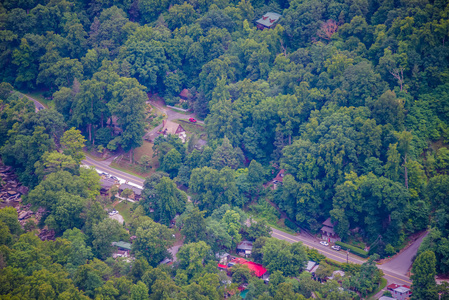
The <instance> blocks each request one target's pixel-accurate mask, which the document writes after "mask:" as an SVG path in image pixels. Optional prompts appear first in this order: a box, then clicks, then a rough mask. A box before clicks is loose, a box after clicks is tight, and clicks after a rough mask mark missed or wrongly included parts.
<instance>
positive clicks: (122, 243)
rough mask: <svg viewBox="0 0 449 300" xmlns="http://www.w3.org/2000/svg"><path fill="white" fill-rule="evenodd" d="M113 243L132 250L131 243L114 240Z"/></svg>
mask: <svg viewBox="0 0 449 300" xmlns="http://www.w3.org/2000/svg"><path fill="white" fill-rule="evenodd" d="M112 245H113V246H117V247H119V248H123V249H128V250H131V243H127V242H122V241H120V242H112Z"/></svg>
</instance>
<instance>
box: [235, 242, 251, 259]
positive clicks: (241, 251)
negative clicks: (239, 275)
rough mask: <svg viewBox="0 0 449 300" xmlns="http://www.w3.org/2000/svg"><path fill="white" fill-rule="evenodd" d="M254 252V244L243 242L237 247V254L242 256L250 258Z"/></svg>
mask: <svg viewBox="0 0 449 300" xmlns="http://www.w3.org/2000/svg"><path fill="white" fill-rule="evenodd" d="M252 251H253V243H252V242H250V241H241V242H240V243H238V245H237V254H238V255H240V256H244V257H248V256H250V255H251V252H252Z"/></svg>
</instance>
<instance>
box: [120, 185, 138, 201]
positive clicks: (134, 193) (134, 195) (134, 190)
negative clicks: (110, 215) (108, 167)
mask: <svg viewBox="0 0 449 300" xmlns="http://www.w3.org/2000/svg"><path fill="white" fill-rule="evenodd" d="M125 189H129V190H131V191H132V194H131V195H130V196H129V197H128V198H129V199H132V200H136V201H139V200H140V197H141V196H142V189H140V188H138V187H136V186H133V185H131V184H128V183H123V184H121V185H120V187H119V193H120V194H121V193H122V192H123V191H124V190H125Z"/></svg>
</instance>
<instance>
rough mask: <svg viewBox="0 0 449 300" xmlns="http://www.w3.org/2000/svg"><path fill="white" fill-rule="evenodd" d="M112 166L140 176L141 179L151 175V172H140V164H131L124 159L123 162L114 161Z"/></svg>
mask: <svg viewBox="0 0 449 300" xmlns="http://www.w3.org/2000/svg"><path fill="white" fill-rule="evenodd" d="M110 166H111V167H113V168H114V169H117V170H120V171H122V172H125V173H127V174H129V175H133V176H136V177H139V178H141V179H145V178H146V176H150V175H149V174H146V173H145V174H142V173H140V172H138V170H137V168H139V166H138V165H131V164H130V163H128V162H123V161H122V162H120V164H118V163H115V162H112V163H111V165H110Z"/></svg>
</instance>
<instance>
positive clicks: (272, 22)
mask: <svg viewBox="0 0 449 300" xmlns="http://www.w3.org/2000/svg"><path fill="white" fill-rule="evenodd" d="M280 18H281V15H280V14H278V13H275V12H267V13H265V14H264V15H263V16H262V18H260V19H258V20H257V21H256V26H257V29H260V30H264V29H271V28H274V27H276V25H277V23H278V21H279V19H280Z"/></svg>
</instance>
